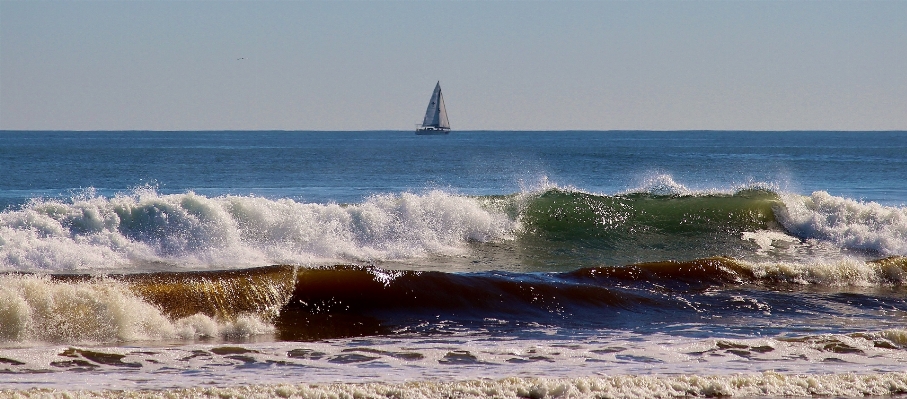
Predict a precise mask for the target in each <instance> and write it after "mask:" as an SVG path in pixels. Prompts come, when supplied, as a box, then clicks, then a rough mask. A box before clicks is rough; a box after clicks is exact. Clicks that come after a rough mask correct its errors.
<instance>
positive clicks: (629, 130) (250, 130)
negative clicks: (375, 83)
mask: <svg viewBox="0 0 907 399" xmlns="http://www.w3.org/2000/svg"><path fill="white" fill-rule="evenodd" d="M411 131H412V130H401V129H353V130H333V129H332V130H322V129H299V130H296V129H294V130H288V129H198V130H195V129H192V130H157V129H91V130H88V129H0V133H28V132H32V133H36V132H61V133H62V132H98V133H132V132H135V133H139V132H142V133H177V132H186V133H213V132H231V133H238V132H250V133H251V132H259V133H260V132H286V133H368V132H374V133H380V132H411ZM488 132H502V133H571V132H601V133H608V132H661V133H671V132H678V133H679V132H725V133H734V132H752V133H759V132H765V133H779V132H780V133H796V132H803V133H817V132H842V133H844V132H853V133H901V132H907V129H904V130H901V129H884V130H876V129H870V130H852V129H848V130H834V129H781V130H771V129H605V130H598V129H535V130H514V129H508V130H497V129H464V130H452V131H451V133H488Z"/></svg>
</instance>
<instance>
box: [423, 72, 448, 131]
mask: <svg viewBox="0 0 907 399" xmlns="http://www.w3.org/2000/svg"><path fill="white" fill-rule="evenodd" d="M417 126H418V127H417V128H416V134H448V133H450V121H448V120H447V109H446V108H444V96H442V95H441V82H440V81H438V84H436V85H435V91H434V92H432V93H431V100H428V109H426V110H425V119H423V120H422V124H421V125H417Z"/></svg>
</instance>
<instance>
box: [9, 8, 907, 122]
mask: <svg viewBox="0 0 907 399" xmlns="http://www.w3.org/2000/svg"><path fill="white" fill-rule="evenodd" d="M437 81H440V82H441V87H442V89H443V93H444V99H445V103H446V105H447V113H448V115H449V118H450V123H451V126H452V128H453V129H454V130H623V129H641V130H689V129H696V130H698V129H707V130H907V1H891V2H885V1H873V2H867V1H857V2H849V1H821V2H815V1H808V2H807V1H733V2H722V1H707V2H706V1H689V2H679V1H671V2H661V1H646V2H637V1H620V2H617V1H614V2H611V1H587V2H545V1H533V2H520V1H506V2H505V1H488V2H486V1H470V2H460V1H457V2H452V1H450V2H448V1H430V2H429V1H421V2H407V1H393V2H390V1H387V2H385V1H368V2H365V1H362V2H343V1H332V2H315V1H280V2H277V1H245V2H242V1H239V2H219V1H182V2H174V1H115V2H104V1H91V2H61V1H8V0H0V130H409V129H413V128H414V127H415V125H416V124H417V123H419V122H420V121H421V120H422V116H423V114H424V112H425V108H426V106H427V104H428V100H429V97H430V96H431V91H432V89H433V88H434V86H435V83H436V82H437Z"/></svg>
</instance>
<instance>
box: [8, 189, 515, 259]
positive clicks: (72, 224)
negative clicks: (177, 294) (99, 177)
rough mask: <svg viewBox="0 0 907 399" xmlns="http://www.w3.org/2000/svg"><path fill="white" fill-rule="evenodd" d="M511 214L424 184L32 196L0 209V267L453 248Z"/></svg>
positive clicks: (496, 228) (496, 230) (365, 255)
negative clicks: (262, 192) (314, 194)
mask: <svg viewBox="0 0 907 399" xmlns="http://www.w3.org/2000/svg"><path fill="white" fill-rule="evenodd" d="M518 228H519V223H518V222H516V221H514V220H511V219H510V218H508V217H507V216H506V215H504V214H503V213H498V212H495V211H491V210H488V209H485V208H483V207H482V205H481V204H480V201H479V200H477V199H474V198H469V197H464V196H457V195H451V194H447V193H444V192H441V191H430V192H427V193H424V194H418V195H417V194H411V193H403V194H396V195H377V196H373V197H370V198H368V199H367V200H365V201H364V202H362V203H359V204H353V205H346V206H343V205H338V204H311V203H298V202H295V201H293V200H289V199H281V200H270V199H265V198H259V197H244V196H223V197H215V198H208V197H205V196H202V195H197V194H194V193H192V192H189V193H185V194H173V195H160V194H158V193H157V192H155V191H154V190H153V189H148V188H144V189H138V190H135V191H134V192H133V193H131V194H129V195H118V196H115V197H113V198H104V197H100V196H94V195H86V196H82V197H76V198H73V199H72V200H71V201H59V200H33V201H31V202H30V203H29V204H27V205H26V206H24V207H23V208H22V209H20V210H11V211H5V212H3V213H2V214H0V270H9V271H89V270H114V269H120V270H124V269H125V270H129V269H131V268H134V266H135V265H140V264H148V263H163V264H170V265H178V266H180V267H187V268H224V267H246V266H260V265H264V264H275V263H284V264H300V265H309V264H314V263H317V262H325V261H338V260H339V261H351V260H352V261H356V260H365V261H369V260H386V259H397V258H408V257H418V256H423V255H426V254H430V253H441V254H456V253H458V252H461V251H463V248H464V246H465V244H466V243H467V242H468V241H490V240H500V239H506V238H507V237H509V234H510V233H511V232H512V231H514V230H515V229H518Z"/></svg>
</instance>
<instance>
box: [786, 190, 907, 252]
mask: <svg viewBox="0 0 907 399" xmlns="http://www.w3.org/2000/svg"><path fill="white" fill-rule="evenodd" d="M781 198H782V200H783V202H784V206H780V207H777V209H776V210H775V214H776V217H777V218H778V221H779V222H780V223H781V225H783V226H784V228H785V229H786V230H787V231H788V232H790V233H792V234H794V235H796V236H798V237H800V238H802V239H816V240H822V241H827V242H831V243H833V244H835V245H837V246H839V247H842V248H846V249H850V250H858V251H870V252H877V253H881V254H883V255H907V208H904V207H890V206H883V205H880V204H877V203H875V202H860V201H855V200H852V199H848V198H841V197H835V196H832V195H830V194H828V193H827V192H824V191H817V192H814V193H812V195H809V196H801V195H795V194H785V195H782V196H781Z"/></svg>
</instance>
